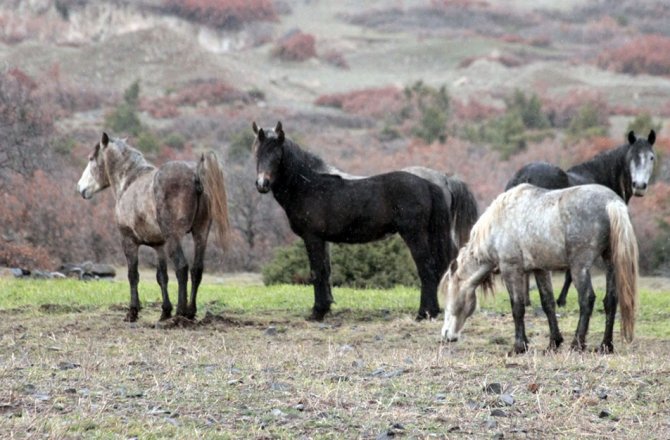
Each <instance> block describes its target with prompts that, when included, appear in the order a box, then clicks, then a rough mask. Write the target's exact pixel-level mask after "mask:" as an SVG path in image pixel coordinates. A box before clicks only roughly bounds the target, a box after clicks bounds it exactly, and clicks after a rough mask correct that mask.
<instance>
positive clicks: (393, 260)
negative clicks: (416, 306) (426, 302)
mask: <svg viewBox="0 0 670 440" xmlns="http://www.w3.org/2000/svg"><path fill="white" fill-rule="evenodd" d="M330 280H331V283H332V284H333V286H346V287H354V288H379V289H388V288H391V287H393V286H396V285H403V286H418V285H419V278H418V276H417V273H416V267H415V265H414V260H412V256H411V255H410V253H409V249H407V246H406V245H405V243H404V242H403V241H402V239H401V238H400V237H398V236H394V237H392V238H389V239H386V240H381V241H377V242H374V243H368V244H349V245H345V244H343V245H339V244H334V245H331V277H330ZM263 282H264V283H265V284H307V283H309V282H310V269H309V262H308V260H307V252H306V251H305V246H304V244H303V242H302V240H297V241H296V242H295V243H293V244H292V245H290V246H286V247H281V248H278V249H277V250H276V251H275V255H274V257H273V258H272V260H271V261H270V262H269V263H268V264H267V265H266V266H265V267H264V268H263Z"/></svg>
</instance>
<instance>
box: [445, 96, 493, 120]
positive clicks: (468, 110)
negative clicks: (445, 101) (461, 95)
mask: <svg viewBox="0 0 670 440" xmlns="http://www.w3.org/2000/svg"><path fill="white" fill-rule="evenodd" d="M504 111H505V110H504V109H502V108H497V107H494V106H491V105H486V104H483V103H482V102H481V101H479V100H477V99H469V100H467V101H454V114H455V116H456V117H457V118H458V119H460V120H462V121H481V120H484V119H489V118H491V117H493V116H497V115H500V114H502V113H504Z"/></svg>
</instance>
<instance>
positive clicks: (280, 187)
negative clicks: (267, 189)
mask: <svg viewBox="0 0 670 440" xmlns="http://www.w3.org/2000/svg"><path fill="white" fill-rule="evenodd" d="M306 158H309V156H308V153H306V152H304V151H302V150H300V149H299V147H298V146H297V145H290V144H288V145H285V146H284V154H283V156H282V160H281V165H280V170H279V173H278V174H277V177H276V179H275V181H274V182H273V184H272V187H271V188H272V193H273V194H274V196H275V198H276V199H277V201H278V202H279V204H280V205H282V206H283V207H286V206H287V205H288V204H289V203H290V201H292V200H295V199H296V196H299V195H300V194H303V193H304V192H305V191H309V189H310V188H311V187H312V186H313V185H314V182H315V181H316V180H318V179H322V178H323V177H322V176H321V175H320V174H319V172H318V171H315V170H314V169H313V164H310V163H308V162H309V161H307V160H305V159H306ZM312 158H313V157H312ZM318 160H320V159H318Z"/></svg>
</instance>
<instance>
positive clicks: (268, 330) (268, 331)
mask: <svg viewBox="0 0 670 440" xmlns="http://www.w3.org/2000/svg"><path fill="white" fill-rule="evenodd" d="M264 333H265V334H266V335H267V336H277V327H275V326H272V325H271V326H270V327H268V328H266V329H265V332H264Z"/></svg>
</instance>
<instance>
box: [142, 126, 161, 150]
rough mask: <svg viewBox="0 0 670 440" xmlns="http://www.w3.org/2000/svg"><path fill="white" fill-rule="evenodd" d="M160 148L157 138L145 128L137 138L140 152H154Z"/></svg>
mask: <svg viewBox="0 0 670 440" xmlns="http://www.w3.org/2000/svg"><path fill="white" fill-rule="evenodd" d="M159 148H160V142H158V138H157V137H156V135H154V134H153V133H152V132H150V131H148V130H145V131H143V132H142V133H140V135H139V137H138V138H137V149H138V150H140V151H141V152H142V153H155V152H157V151H158V149H159Z"/></svg>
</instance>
